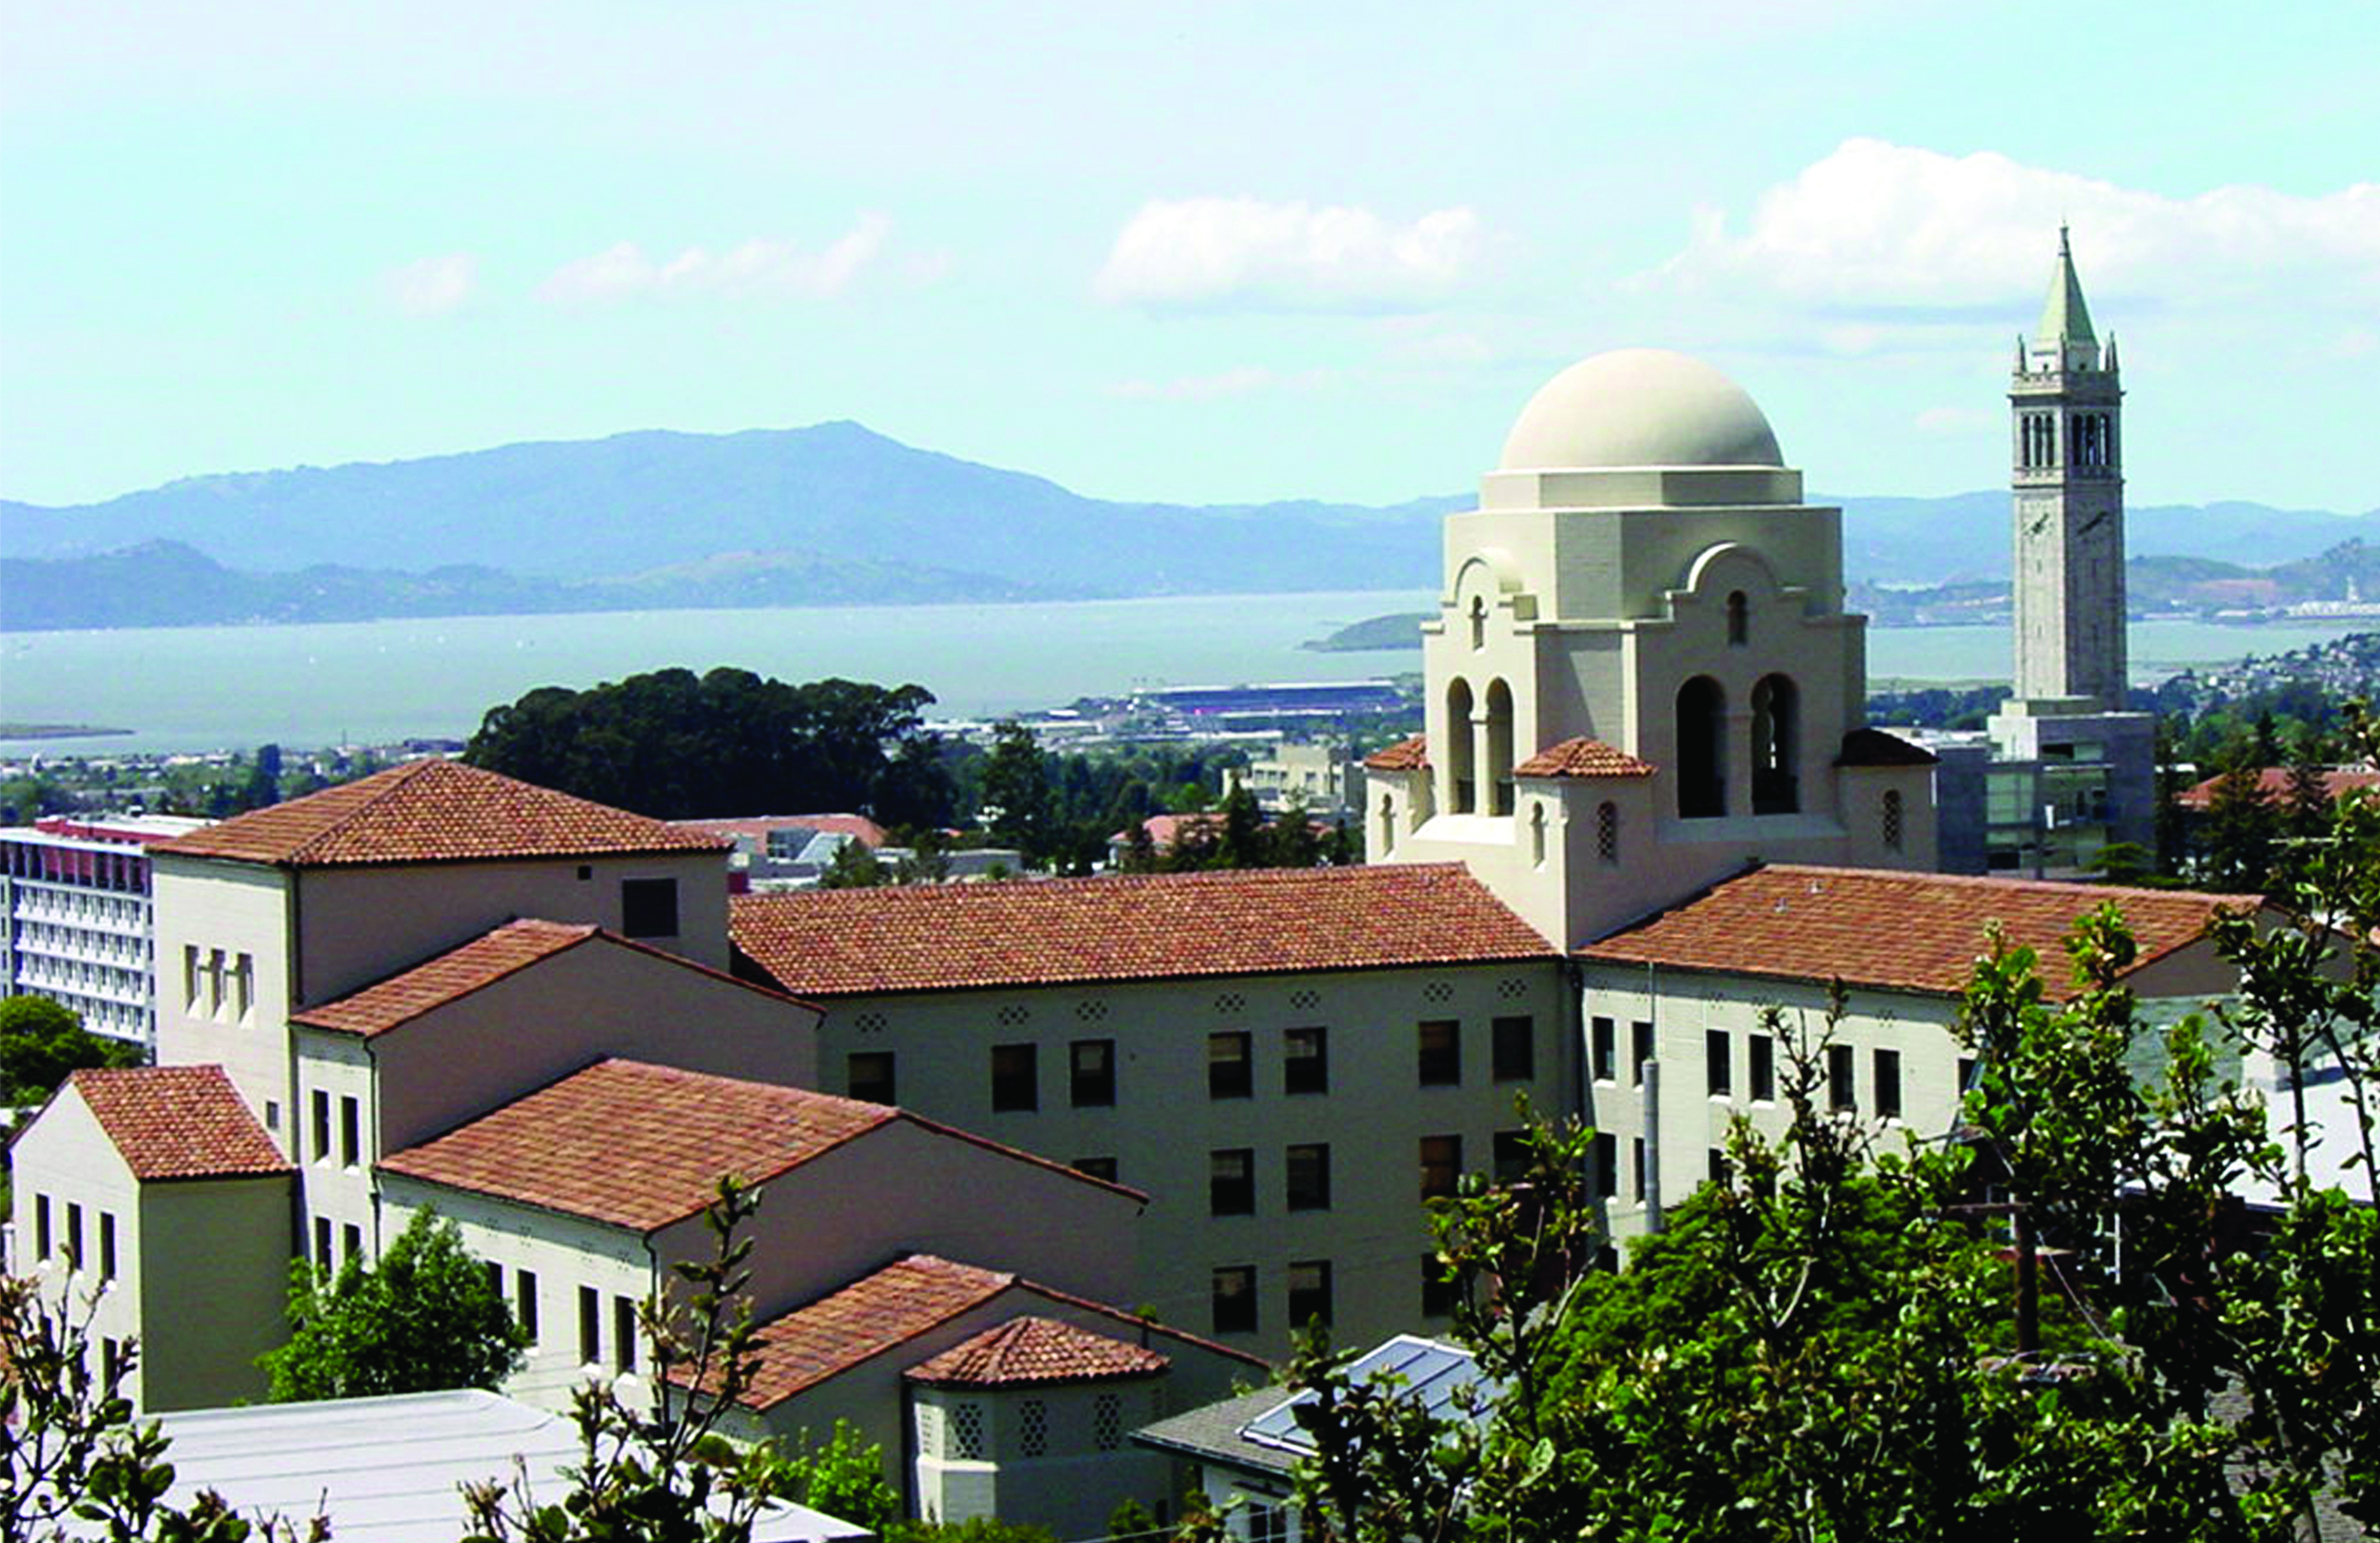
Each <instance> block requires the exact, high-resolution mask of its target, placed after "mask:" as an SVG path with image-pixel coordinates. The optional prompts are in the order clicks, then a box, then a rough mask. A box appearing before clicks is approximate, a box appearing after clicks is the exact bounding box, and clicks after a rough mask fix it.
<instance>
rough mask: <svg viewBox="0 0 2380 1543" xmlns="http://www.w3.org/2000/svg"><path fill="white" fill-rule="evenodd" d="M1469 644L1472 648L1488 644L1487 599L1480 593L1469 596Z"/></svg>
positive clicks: (1481, 647) (1480, 647) (1482, 647)
mask: <svg viewBox="0 0 2380 1543" xmlns="http://www.w3.org/2000/svg"><path fill="white" fill-rule="evenodd" d="M1471 646H1472V647H1473V648H1474V649H1484V648H1486V647H1487V646H1488V601H1487V599H1486V597H1485V596H1481V595H1474V596H1472V597H1471Z"/></svg>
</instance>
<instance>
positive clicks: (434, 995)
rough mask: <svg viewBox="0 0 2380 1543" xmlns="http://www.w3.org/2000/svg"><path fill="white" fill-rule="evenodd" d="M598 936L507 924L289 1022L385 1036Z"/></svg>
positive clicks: (590, 930)
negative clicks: (426, 1014)
mask: <svg viewBox="0 0 2380 1543" xmlns="http://www.w3.org/2000/svg"><path fill="white" fill-rule="evenodd" d="M599 930H600V929H597V928H596V927H594V926H592V925H591V924H590V925H587V926H579V927H569V926H565V925H564V924H562V923H561V922H557V921H535V920H526V919H525V920H521V921H510V922H506V923H505V924H504V926H502V927H499V928H497V929H495V930H494V931H492V932H489V933H485V934H483V935H482V936H480V937H477V938H474V939H472V940H471V941H470V942H468V943H465V944H464V945H463V946H462V947H460V948H457V949H455V950H454V951H452V952H451V953H447V954H440V955H439V956H438V957H436V958H435V959H432V960H431V961H430V962H429V963H427V964H424V965H417V966H414V967H413V968H411V969H409V970H406V971H403V972H401V973H399V974H396V975H393V976H391V977H389V978H387V979H385V980H383V981H379V982H377V983H376V984H373V985H370V986H367V987H365V988H364V989H363V990H360V991H357V992H355V993H353V994H352V995H349V996H345V997H341V998H339V999H338V1000H336V1001H334V1002H323V1003H322V1004H320V1005H319V1006H315V1007H309V1008H307V1009H306V1010H305V1011H304V1012H302V1013H293V1014H290V1015H289V1021H290V1022H291V1023H294V1024H305V1025H307V1026H309V1027H313V1028H328V1029H336V1030H339V1031H341V1032H344V1033H347V1034H362V1035H373V1034H385V1033H386V1032H388V1031H389V1030H390V1029H392V1028H395V1027H397V1026H399V1025H400V1024H406V1023H410V1022H412V1021H413V1020H414V1019H415V1018H418V1017H419V1016H421V1014H424V1013H427V1012H429V1011H430V1010H431V1008H434V1007H443V1006H444V1005H445V1004H446V1003H448V1002H453V1001H455V999H457V998H458V997H466V996H468V995H470V994H471V993H472V992H473V991H476V990H480V989H481V988H483V987H487V986H492V985H494V984H495V983H496V982H497V981H499V980H502V979H503V978H504V977H506V976H508V975H511V974H512V973H513V972H515V971H516V970H523V969H527V968H528V966H531V965H534V964H537V963H539V962H540V960H544V959H550V958H552V957H553V955H555V954H561V953H563V952H565V950H568V949H573V948H577V946H578V945H579V944H580V943H583V942H586V941H587V940H588V939H589V938H591V937H594V936H595V935H596V934H597V932H598V931H599Z"/></svg>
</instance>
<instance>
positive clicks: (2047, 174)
mask: <svg viewBox="0 0 2380 1543" xmlns="http://www.w3.org/2000/svg"><path fill="white" fill-rule="evenodd" d="M2061 222H2065V223H2070V224H2071V225H2072V226H2073V228H2074V242H2075V258H2076V261H2077V264H2078V265H2079V266H2080V268H2081V270H2082V273H2083V283H2084V286H2085V288H2086V290H2087V291H2088V292H2089V293H2090V294H2091V295H2092V296H2093V297H2094V298H2097V297H2099V296H2100V295H2102V294H2106V295H2109V296H2115V297H2123V298H2131V299H2134V300H2142V301H2150V302H2156V303H2163V304H2170V305H2173V306H2176V307H2192V306H2200V305H2217V304H2219V305H2231V304H2236V303H2237V302H2238V300H2239V299H2240V298H2241V297H2243V296H2253V295H2259V294H2261V295H2265V296H2270V297H2273V298H2276V299H2282V300H2285V301H2286V302H2287V303H2289V304H2291V305H2295V306H2300V307H2304V308H2311V309H2313V310H2349V309H2363V310H2368V309H2369V308H2370V307H2371V306H2372V305H2373V304H2374V302H2375V301H2380V184H2375V183H2359V184H2356V185H2354V186H2352V187H2349V188H2342V189H2340V190H2339V191H2338V192H2335V193H2331V194H2327V195H2325V196H2323V197H2319V198H2307V197H2301V196H2299V195H2295V194H2290V193H2284V192H2280V191H2278V190H2277V189H2274V188H2265V187H2259V186H2253V185H2251V186H2236V187H2226V188H2214V189H2211V190H2209V191H2207V192H2204V193H2201V194H2198V195H2196V196H2195V197H2192V198H2187V199H2173V198H2167V197H2165V196H2164V195H2162V194H2158V193H2152V192H2143V191H2141V190H2139V189H2136V188H2121V187H2118V186H2117V185H2115V184H2114V183H2110V182H2103V181H2098V180H2095V179H2094V178H2091V177H2085V176H2076V175H2074V174H2073V173H2070V172H2060V171H2052V170H2048V169H2046V168H2044V167H2039V166H2029V165H2025V164H2022V163H2021V162H2017V161H2013V160H2010V158H2009V157H2007V156H2005V155H2000V154H1997V153H1994V152H1988V151H1986V152H1978V153H1975V154H1973V155H1965V156H1950V155H1944V154H1941V153H1939V152H1935V151H1930V150H1919V149H1913V148H1910V147H1908V146H1903V145H1895V144H1888V143H1886V142H1884V141H1882V140H1846V141H1845V142H1844V143H1843V144H1841V145H1840V146H1839V147H1837V148H1836V149H1835V150H1834V152H1831V153H1830V154H1828V155H1827V156H1826V157H1825V158H1824V159H1822V160H1819V161H1817V162H1815V163H1814V164H1811V165H1810V166H1808V167H1806V168H1804V169H1803V171H1802V172H1801V174H1800V175H1799V176H1795V177H1794V178H1793V179H1792V180H1791V181H1790V182H1787V183H1784V184H1782V185H1781V186H1779V187H1777V188H1771V189H1770V190H1769V191H1767V193H1765V194H1763V195H1762V196H1761V198H1760V200H1759V201H1758V202H1757V204H1756V205H1755V207H1754V209H1753V211H1752V215H1751V218H1750V220H1749V221H1748V222H1747V223H1746V224H1745V225H1744V226H1743V229H1742V230H1741V231H1739V230H1737V229H1736V228H1735V227H1734V224H1733V222H1731V221H1730V218H1729V217H1728V215H1726V214H1725V213H1721V212H1719V211H1716V210H1709V209H1706V210H1703V211H1700V212H1698V213H1697V214H1696V216H1695V221H1694V235H1693V237H1692V238H1691V239H1690V240H1689V242H1688V243H1687V246H1686V248H1685V249H1684V250H1683V251H1682V252H1681V253H1680V254H1679V255H1678V256H1677V257H1675V258H1674V259H1672V260H1671V261H1670V262H1669V263H1667V264H1665V265H1664V266H1663V267H1662V268H1660V269H1659V270H1658V271H1657V272H1655V273H1651V274H1648V275H1645V280H1644V281H1643V282H1644V283H1645V284H1646V285H1647V286H1655V287H1659V286H1675V287H1678V288H1682V289H1689V290H1697V291H1706V290H1714V289H1730V290H1737V291H1740V290H1742V289H1743V288H1744V287H1746V286H1749V287H1753V288H1755V289H1757V288H1766V289H1768V290H1771V291H1774V292H1775V293H1776V294H1777V295H1778V296H1779V297H1781V298H1785V299H1787V300H1790V301H1793V302H1798V303H1800V304H1803V305H1806V306H1809V307H1812V308H1815V309H1817V310H1831V311H1835V312H1839V313H1842V312H1847V313H1850V314H1854V315H1864V316H1879V315H1881V316H1888V317H1898V318H1900V319H1902V320H1913V321H1925V320H1927V319H1929V313H1931V316H1932V319H1937V320H1943V321H1956V322H1966V321H1972V320H1975V319H1976V317H1975V315H1974V312H1975V310H1977V309H1979V308H1989V309H1991V310H2005V308H2006V306H2007V303H2008V300H2009V297H2010V296H2011V295H2012V294H2024V295H2031V294H2034V293H2035V292H2036V291H2037V290H2038V289H2039V288H2040V286H2042V284H2043V282H2044V281H2045V278H2046V273H2047V271H2048V265H2049V258H2050V256H2051V255H2052V252H2053V251H2054V249H2053V248H2052V247H2051V246H2050V245H2049V243H2050V242H2051V240H2052V239H2053V238H2054V237H2053V233H2054V232H2055V230H2056V229H2057V227H2058V225H2059V224H2060V223H2061Z"/></svg>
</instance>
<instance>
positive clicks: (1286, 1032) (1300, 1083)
mask: <svg viewBox="0 0 2380 1543" xmlns="http://www.w3.org/2000/svg"><path fill="white" fill-rule="evenodd" d="M1281 1091H1282V1092H1284V1093H1328V1092H1329V1091H1330V1042H1329V1040H1328V1039H1326V1038H1325V1037H1324V1035H1323V1032H1322V1030H1321V1029H1319V1028H1286V1029H1283V1030H1281Z"/></svg>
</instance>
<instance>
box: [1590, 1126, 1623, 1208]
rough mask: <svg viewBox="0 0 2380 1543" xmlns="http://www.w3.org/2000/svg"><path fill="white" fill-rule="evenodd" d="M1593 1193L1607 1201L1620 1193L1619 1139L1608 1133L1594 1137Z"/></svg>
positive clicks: (1599, 1132) (1601, 1133)
mask: <svg viewBox="0 0 2380 1543" xmlns="http://www.w3.org/2000/svg"><path fill="white" fill-rule="evenodd" d="M1595 1192H1596V1193H1597V1195H1600V1196H1602V1197H1604V1198H1605V1199H1607V1200H1609V1199H1611V1198H1613V1197H1616V1196H1617V1195H1619V1193H1620V1138H1619V1137H1618V1136H1614V1135H1612V1134H1611V1133H1610V1132H1609V1131H1598V1132H1597V1133H1596V1136H1595Z"/></svg>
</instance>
